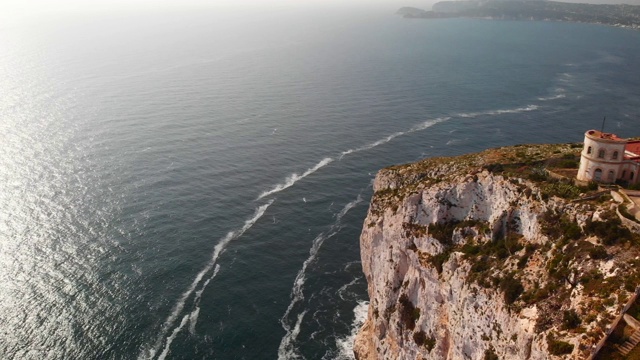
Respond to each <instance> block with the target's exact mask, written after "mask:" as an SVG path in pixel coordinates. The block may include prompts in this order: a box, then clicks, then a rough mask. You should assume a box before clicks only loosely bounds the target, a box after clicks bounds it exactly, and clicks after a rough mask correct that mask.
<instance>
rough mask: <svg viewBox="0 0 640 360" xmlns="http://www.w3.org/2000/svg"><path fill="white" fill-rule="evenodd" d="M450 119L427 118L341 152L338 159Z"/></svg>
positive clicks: (448, 117)
mask: <svg viewBox="0 0 640 360" xmlns="http://www.w3.org/2000/svg"><path fill="white" fill-rule="evenodd" d="M449 119H451V117H450V116H445V117H441V118H437V119H432V120H427V121H425V122H423V123H421V124H418V125H416V126H414V127H412V128H411V129H409V130H407V131H399V132H395V133H393V134H391V135H389V136H387V137H385V138H382V139H380V140H378V141H374V142H372V143H369V144H366V145H363V146H360V147H358V148H355V149H349V150H346V151H343V152H341V153H340V156H339V157H338V160H342V158H343V157H345V155H349V154H353V153H356V152H360V151H365V150H371V149H373V148H374V147H376V146H380V145H382V144H386V143H388V142H389V141H391V140H393V139H395V138H397V137H398V136H402V135H406V134H409V133H412V132H415V131H420V130H424V129H427V128H429V127H431V126H433V125H435V124H437V123H440V122H443V121H447V120H449Z"/></svg>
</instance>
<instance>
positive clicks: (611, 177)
mask: <svg viewBox="0 0 640 360" xmlns="http://www.w3.org/2000/svg"><path fill="white" fill-rule="evenodd" d="M615 179H616V175H615V174H614V173H613V170H609V178H608V179H607V180H608V181H609V182H613V181H614V180H615Z"/></svg>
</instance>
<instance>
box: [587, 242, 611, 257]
mask: <svg viewBox="0 0 640 360" xmlns="http://www.w3.org/2000/svg"><path fill="white" fill-rule="evenodd" d="M589 256H590V257H591V258H592V259H594V260H602V259H606V258H607V257H608V256H609V254H607V250H606V249H605V248H604V246H599V245H598V246H594V247H592V248H591V249H589Z"/></svg>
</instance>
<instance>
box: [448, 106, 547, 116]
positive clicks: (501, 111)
mask: <svg viewBox="0 0 640 360" xmlns="http://www.w3.org/2000/svg"><path fill="white" fill-rule="evenodd" d="M534 110H538V105H527V106H524V107H519V108H514V109H499V110H488V111H479V112H471V113H459V114H458V116H459V117H463V118H474V117H478V116H486V115H489V116H491V115H502V114H517V113H521V112H527V111H534Z"/></svg>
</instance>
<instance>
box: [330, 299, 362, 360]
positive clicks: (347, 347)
mask: <svg viewBox="0 0 640 360" xmlns="http://www.w3.org/2000/svg"><path fill="white" fill-rule="evenodd" d="M368 311H369V302H368V301H358V305H356V307H355V308H354V309H353V315H354V316H355V318H354V319H353V323H351V333H350V334H349V335H347V336H345V337H344V338H340V339H336V345H337V347H338V355H337V356H336V358H335V359H336V360H354V359H355V356H354V354H353V342H354V340H355V339H356V335H357V334H358V330H360V328H361V327H362V325H363V324H364V322H365V320H367V313H368Z"/></svg>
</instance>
